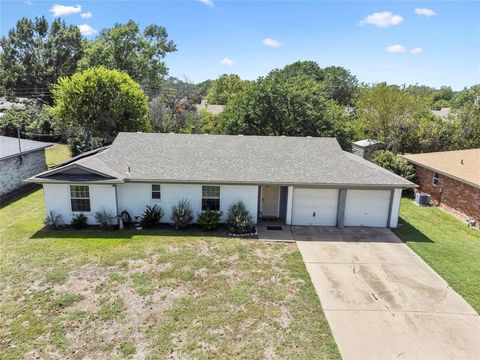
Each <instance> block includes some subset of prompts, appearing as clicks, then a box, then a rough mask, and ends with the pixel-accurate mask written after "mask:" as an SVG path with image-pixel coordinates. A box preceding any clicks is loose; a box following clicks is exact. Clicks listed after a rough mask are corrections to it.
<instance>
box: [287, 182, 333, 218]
mask: <svg viewBox="0 0 480 360" xmlns="http://www.w3.org/2000/svg"><path fill="white" fill-rule="evenodd" d="M337 204H338V190H336V189H302V188H295V189H294V191H293V207H292V225H323V226H335V225H336V224H337Z"/></svg>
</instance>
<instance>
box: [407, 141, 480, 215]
mask: <svg viewBox="0 0 480 360" xmlns="http://www.w3.org/2000/svg"><path fill="white" fill-rule="evenodd" d="M403 157H404V158H405V159H406V160H408V161H409V162H410V163H412V164H413V165H415V168H416V171H417V184H418V185H419V189H418V190H419V191H422V192H425V193H427V194H430V195H431V196H432V200H431V201H432V202H433V203H434V204H437V205H439V206H442V207H444V208H446V209H447V210H451V211H453V212H454V213H457V214H459V215H463V216H465V217H468V218H473V219H476V221H477V223H479V222H480V149H471V150H457V151H443V152H433V153H423V154H415V155H404V156H403Z"/></svg>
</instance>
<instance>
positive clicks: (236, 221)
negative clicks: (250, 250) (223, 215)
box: [227, 201, 252, 233]
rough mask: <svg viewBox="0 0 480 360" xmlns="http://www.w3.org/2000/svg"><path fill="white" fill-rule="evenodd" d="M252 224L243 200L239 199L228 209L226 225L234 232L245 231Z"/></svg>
mask: <svg viewBox="0 0 480 360" xmlns="http://www.w3.org/2000/svg"><path fill="white" fill-rule="evenodd" d="M251 224H252V217H251V215H250V213H249V212H248V210H247V208H246V207H245V204H244V203H243V201H239V202H237V203H235V204H233V205H232V206H230V208H229V209H228V216H227V225H228V228H229V229H230V231H232V232H234V233H245V232H247V231H248V230H249V229H250V227H251Z"/></svg>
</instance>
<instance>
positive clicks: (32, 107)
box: [0, 103, 60, 141]
mask: <svg viewBox="0 0 480 360" xmlns="http://www.w3.org/2000/svg"><path fill="white" fill-rule="evenodd" d="M0 129H2V132H3V134H4V135H6V136H17V131H18V129H20V131H21V133H22V135H23V136H25V137H27V138H30V139H36V140H47V141H55V140H59V138H60V136H52V135H53V132H54V124H53V120H52V118H51V115H50V112H49V107H48V106H40V105H39V104H35V103H31V104H28V105H27V106H26V107H25V108H24V109H9V110H7V111H5V113H4V114H3V116H2V117H0Z"/></svg>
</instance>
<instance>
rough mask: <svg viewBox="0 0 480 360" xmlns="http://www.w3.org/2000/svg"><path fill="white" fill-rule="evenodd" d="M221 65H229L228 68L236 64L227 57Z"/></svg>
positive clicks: (221, 61)
mask: <svg viewBox="0 0 480 360" xmlns="http://www.w3.org/2000/svg"><path fill="white" fill-rule="evenodd" d="M220 64H222V65H228V66H232V65H234V64H235V61H234V60H232V59H230V58H228V57H226V58H223V59H222V60H220Z"/></svg>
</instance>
